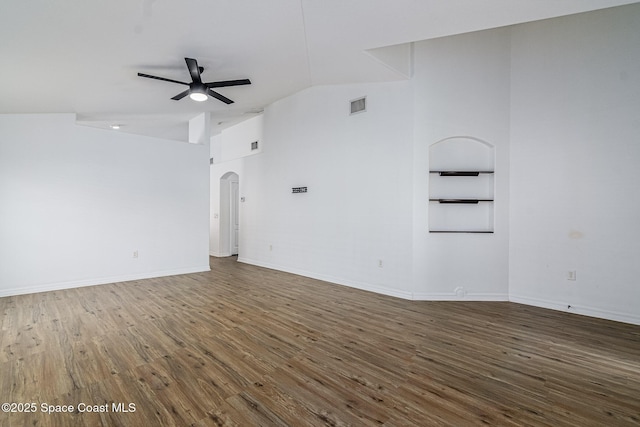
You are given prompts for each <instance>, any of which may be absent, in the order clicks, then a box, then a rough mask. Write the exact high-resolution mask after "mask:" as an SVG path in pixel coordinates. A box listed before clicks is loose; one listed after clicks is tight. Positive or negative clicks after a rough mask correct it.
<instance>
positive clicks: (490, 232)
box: [429, 230, 493, 234]
mask: <svg viewBox="0 0 640 427" xmlns="http://www.w3.org/2000/svg"><path fill="white" fill-rule="evenodd" d="M429 233H469V234H492V233H493V230H429Z"/></svg>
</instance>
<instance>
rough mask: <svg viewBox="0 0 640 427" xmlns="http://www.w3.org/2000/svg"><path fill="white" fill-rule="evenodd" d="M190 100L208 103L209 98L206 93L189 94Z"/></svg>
mask: <svg viewBox="0 0 640 427" xmlns="http://www.w3.org/2000/svg"><path fill="white" fill-rule="evenodd" d="M189 98H191V99H193V100H194V101H198V102H202V101H206V100H207V98H208V96H207V94H206V93H202V92H191V93H190V94H189Z"/></svg>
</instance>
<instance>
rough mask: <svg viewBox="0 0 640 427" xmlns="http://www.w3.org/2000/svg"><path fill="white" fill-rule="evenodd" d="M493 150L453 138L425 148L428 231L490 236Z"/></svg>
mask: <svg viewBox="0 0 640 427" xmlns="http://www.w3.org/2000/svg"><path fill="white" fill-rule="evenodd" d="M494 167H495V147H494V146H493V145H492V144H490V143H488V142H486V141H483V140H481V139H478V138H474V137H467V136H455V137H450V138H445V139H442V140H440V141H438V142H435V143H434V144H432V145H431V146H430V147H429V232H431V233H493V230H494V215H493V211H494V206H493V205H494V192H495V182H494V176H495V174H494Z"/></svg>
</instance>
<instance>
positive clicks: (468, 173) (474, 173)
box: [429, 171, 493, 176]
mask: <svg viewBox="0 0 640 427" xmlns="http://www.w3.org/2000/svg"><path fill="white" fill-rule="evenodd" d="M429 173H437V174H438V175H440V176H478V175H480V174H485V173H493V171H429Z"/></svg>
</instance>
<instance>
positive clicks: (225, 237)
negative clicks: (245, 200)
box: [219, 172, 240, 256]
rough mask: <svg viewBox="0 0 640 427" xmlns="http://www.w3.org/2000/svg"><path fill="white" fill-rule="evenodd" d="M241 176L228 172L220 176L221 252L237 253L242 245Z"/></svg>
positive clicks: (225, 254) (225, 253) (224, 253)
mask: <svg viewBox="0 0 640 427" xmlns="http://www.w3.org/2000/svg"><path fill="white" fill-rule="evenodd" d="M239 202H240V178H239V176H238V174H237V173H235V172H227V173H226V174H224V175H223V176H222V177H221V178H220V236H219V237H220V252H221V254H223V256H230V255H237V254H238V252H239V246H240V204H239Z"/></svg>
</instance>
